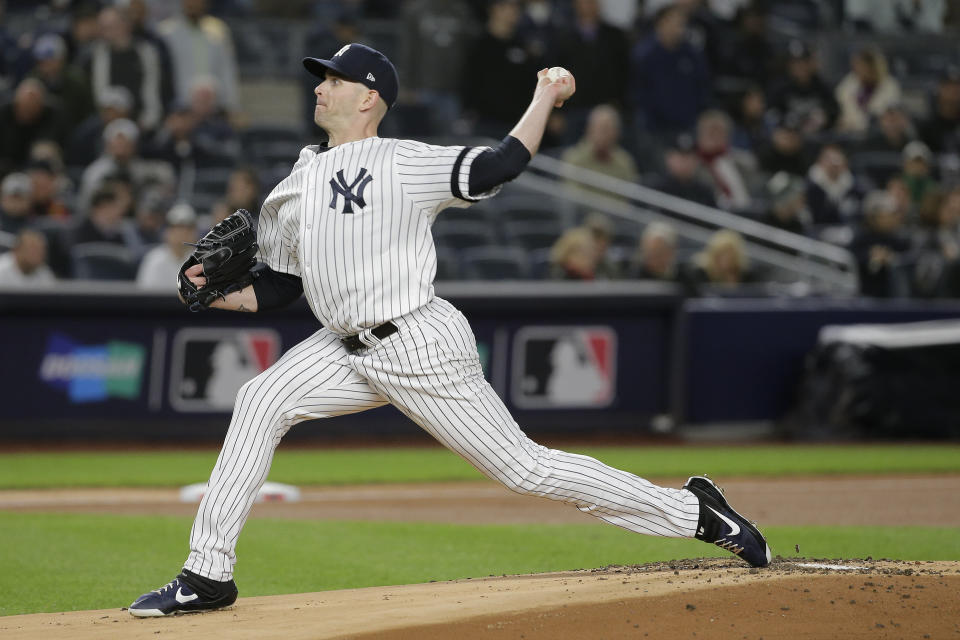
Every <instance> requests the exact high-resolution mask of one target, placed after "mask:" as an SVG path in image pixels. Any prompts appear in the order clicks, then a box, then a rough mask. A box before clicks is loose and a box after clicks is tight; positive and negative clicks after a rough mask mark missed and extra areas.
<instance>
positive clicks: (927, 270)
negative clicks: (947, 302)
mask: <svg viewBox="0 0 960 640" xmlns="http://www.w3.org/2000/svg"><path fill="white" fill-rule="evenodd" d="M936 212H937V216H936V223H937V224H936V226H935V227H931V228H921V229H918V230H917V231H916V233H915V236H914V246H915V248H916V253H917V255H916V263H915V265H914V267H913V273H912V279H911V293H912V294H913V295H914V296H918V297H923V298H935V297H939V296H956V295H958V293H960V292H958V291H956V290H955V284H956V283H957V279H956V275H958V274H957V273H956V272H957V271H958V269H960V187H955V188H954V189H953V190H952V191H950V192H948V193H945V194H944V193H938V194H937V199H936Z"/></svg>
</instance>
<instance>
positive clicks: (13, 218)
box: [0, 173, 33, 234]
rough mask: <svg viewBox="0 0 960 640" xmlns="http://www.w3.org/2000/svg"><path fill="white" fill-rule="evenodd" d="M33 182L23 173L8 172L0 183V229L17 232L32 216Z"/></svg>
mask: <svg viewBox="0 0 960 640" xmlns="http://www.w3.org/2000/svg"><path fill="white" fill-rule="evenodd" d="M32 190H33V184H32V183H31V182H30V176H28V175H27V174H25V173H10V174H7V176H6V177H5V178H4V179H3V182H2V183H0V231H5V232H6V233H13V234H17V233H20V230H21V229H23V228H24V227H26V226H27V225H28V224H29V223H30V221H31V220H32V219H33V218H32V213H33V211H32V209H31V206H30V204H31V202H30V198H31V194H32Z"/></svg>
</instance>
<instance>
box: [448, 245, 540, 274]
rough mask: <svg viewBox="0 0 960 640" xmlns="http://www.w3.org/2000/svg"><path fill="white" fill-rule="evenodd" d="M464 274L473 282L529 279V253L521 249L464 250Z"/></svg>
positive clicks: (483, 248)
mask: <svg viewBox="0 0 960 640" xmlns="http://www.w3.org/2000/svg"><path fill="white" fill-rule="evenodd" d="M461 255H462V257H463V273H464V275H465V276H466V277H467V278H469V279H471V280H519V279H523V278H528V277H529V275H530V269H529V266H528V264H527V252H526V251H524V250H523V249H521V248H519V247H479V248H476V249H464V250H463V252H462V253H461Z"/></svg>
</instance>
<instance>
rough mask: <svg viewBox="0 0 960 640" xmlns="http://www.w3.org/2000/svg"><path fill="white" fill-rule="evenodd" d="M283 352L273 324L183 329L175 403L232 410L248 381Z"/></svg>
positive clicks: (187, 408) (177, 346)
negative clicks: (253, 326)
mask: <svg viewBox="0 0 960 640" xmlns="http://www.w3.org/2000/svg"><path fill="white" fill-rule="evenodd" d="M279 355H280V336H279V334H277V332H276V331H274V330H273V329H245V330H239V331H238V330H234V329H206V328H204V329H199V328H192V329H182V330H180V331H179V332H178V333H177V335H176V337H175V338H174V340H173V353H172V361H171V367H170V404H171V406H172V407H173V408H174V409H175V410H177V411H183V412H214V411H231V410H232V409H233V403H234V400H236V397H237V391H239V390H240V387H241V386H243V384H244V383H245V382H247V381H249V380H251V379H253V378H254V377H256V376H257V375H259V374H260V373H262V372H264V371H266V370H267V368H268V367H270V365H272V364H273V363H274V362H276V361H277V358H278V357H279Z"/></svg>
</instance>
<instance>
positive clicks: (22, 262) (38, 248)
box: [0, 228, 57, 288]
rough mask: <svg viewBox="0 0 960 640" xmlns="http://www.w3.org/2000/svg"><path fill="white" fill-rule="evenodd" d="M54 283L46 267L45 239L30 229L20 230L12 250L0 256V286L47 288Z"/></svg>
mask: <svg viewBox="0 0 960 640" xmlns="http://www.w3.org/2000/svg"><path fill="white" fill-rule="evenodd" d="M56 281H57V279H56V277H55V276H54V275H53V271H51V270H50V267H48V266H47V239H46V237H45V236H44V235H43V234H42V233H40V232H39V231H35V230H33V229H30V228H25V229H23V230H21V231H20V233H18V234H17V240H16V244H14V245H13V249H12V250H11V251H8V252H7V253H5V254H3V255H0V286H7V287H11V286H12V287H31V288H32V287H37V286H39V287H48V286H51V285H53V284H54V283H56Z"/></svg>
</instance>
